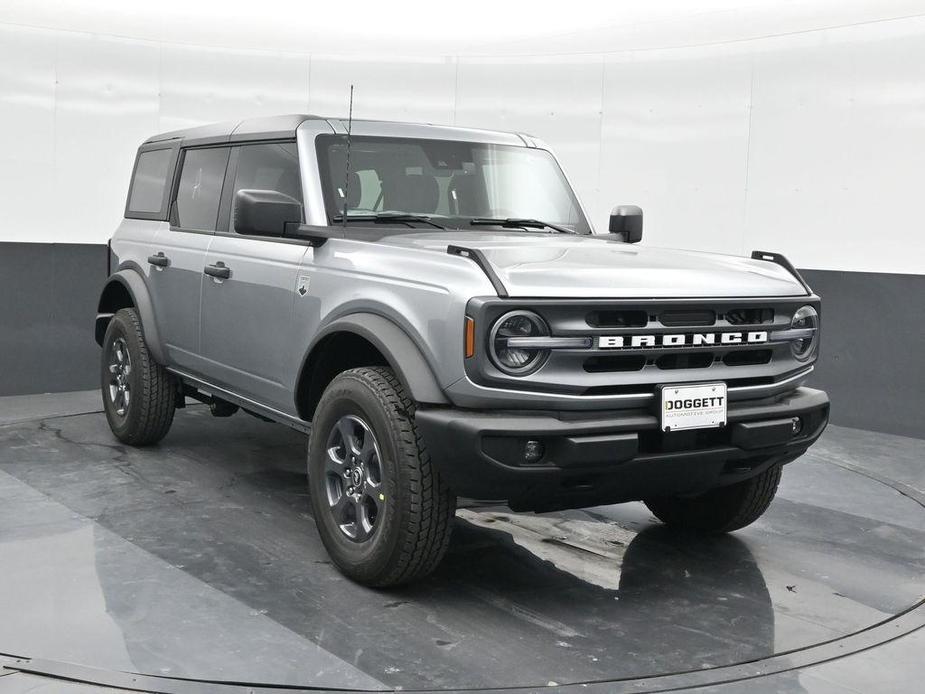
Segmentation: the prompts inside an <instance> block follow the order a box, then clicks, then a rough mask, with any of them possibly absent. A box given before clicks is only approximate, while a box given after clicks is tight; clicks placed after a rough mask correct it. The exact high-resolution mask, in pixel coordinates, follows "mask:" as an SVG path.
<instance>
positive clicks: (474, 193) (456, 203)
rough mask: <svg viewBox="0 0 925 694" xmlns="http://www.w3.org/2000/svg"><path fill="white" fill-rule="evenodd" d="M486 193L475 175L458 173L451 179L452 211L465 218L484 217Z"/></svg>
mask: <svg viewBox="0 0 925 694" xmlns="http://www.w3.org/2000/svg"><path fill="white" fill-rule="evenodd" d="M484 195H485V194H484V191H483V190H482V189H481V188H480V187H479V185H478V179H477V178H476V176H475V174H471V173H468V174H467V173H458V174H456V175H454V176H453V178H451V179H450V187H449V196H450V211H451V212H452V213H454V214H458V215H463V216H474V215H480V214H481V215H484V214H485V207H486V205H484V204H483V198H484Z"/></svg>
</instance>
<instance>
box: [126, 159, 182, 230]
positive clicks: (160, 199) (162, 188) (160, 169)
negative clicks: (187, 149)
mask: <svg viewBox="0 0 925 694" xmlns="http://www.w3.org/2000/svg"><path fill="white" fill-rule="evenodd" d="M173 154H174V150H173V149H154V150H148V151H147V152H141V153H140V154H139V155H138V161H137V162H136V164H135V174H134V176H133V177H132V186H131V190H130V192H129V198H128V207H127V208H126V213H125V216H126V217H131V216H133V215H135V214H141V215H145V217H149V216H151V215H159V214H162V213H163V212H164V193H165V192H166V190H167V175H168V173H169V171H170V164H171V160H172V158H173Z"/></svg>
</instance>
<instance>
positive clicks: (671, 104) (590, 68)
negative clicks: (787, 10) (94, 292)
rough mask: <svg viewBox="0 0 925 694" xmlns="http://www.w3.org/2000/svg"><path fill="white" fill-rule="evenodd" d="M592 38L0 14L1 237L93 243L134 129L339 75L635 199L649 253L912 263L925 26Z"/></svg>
mask: <svg viewBox="0 0 925 694" xmlns="http://www.w3.org/2000/svg"><path fill="white" fill-rule="evenodd" d="M871 12H872V10H870V11H868V15H870V14H871ZM560 44H561V42H559V43H556V44H554V45H556V46H559V45H560ZM600 44H601V41H600V40H598V41H595V42H593V43H592V44H591V45H592V47H593V48H595V50H594V51H592V52H589V53H583V52H582V50H581V49H582V47H581V46H574V45H573V46H571V48H570V49H568V50H566V48H565V47H562V48H561V49H560V50H559V52H557V53H556V54H552V55H511V54H510V53H509V52H507V53H505V54H503V55H502V54H500V53H498V54H496V55H484V56H483V55H468V54H466V55H462V54H459V55H424V54H412V55H407V56H396V55H386V56H383V55H382V54H378V53H377V54H370V55H362V54H351V55H334V54H323V53H310V52H305V53H297V52H273V51H267V50H233V49H228V48H220V47H207V46H195V45H189V44H181V43H173V42H169V41H162V40H146V39H137V38H120V37H116V36H111V35H103V34H90V33H82V32H77V31H69V30H63V29H42V28H31V27H24V26H21V25H14V24H3V23H0V181H2V184H0V211H2V212H0V215H2V219H3V224H2V226H0V241H25V242H46V243H47V242H70V243H104V242H105V241H106V240H107V239H108V237H109V235H110V234H111V232H112V230H113V229H114V228H115V226H116V225H117V224H118V220H119V218H120V217H121V214H122V208H123V205H124V199H125V192H126V188H127V183H128V177H129V172H130V170H131V165H132V161H133V157H134V151H135V148H136V147H137V145H138V144H139V143H140V142H141V141H142V140H143V139H144V138H145V137H147V136H148V135H150V134H152V133H155V132H160V131H164V130H170V129H175V128H180V127H185V126H190V125H195V124H199V123H204V122H209V121H217V120H233V119H239V118H244V117H249V116H256V115H264V114H274V113H286V112H311V113H319V114H322V115H333V116H340V115H344V114H345V112H346V98H347V93H348V89H349V85H350V84H351V83H353V84H355V85H356V104H355V108H354V115H355V117H360V118H380V119H401V120H411V121H426V122H435V123H448V124H457V125H465V126H474V127H484V128H497V129H505V130H518V131H523V132H529V133H531V134H534V135H537V136H539V137H541V138H543V139H545V140H546V141H547V142H549V143H550V145H551V146H552V147H553V148H554V149H555V150H556V152H557V153H558V154H559V156H560V158H561V160H562V162H563V164H564V166H565V168H566V171H567V172H568V174H569V175H570V177H571V179H572V181H573V183H574V184H575V186H576V188H577V189H578V192H579V195H580V196H581V197H582V199H583V200H584V202H585V203H586V205H587V206H588V207H589V209H590V210H591V213H592V215H593V221H594V223H595V224H596V226H597V227H598V229H603V228H604V227H605V225H606V218H607V214H608V212H609V209H610V208H611V207H612V206H613V205H614V204H617V203H635V204H639V205H642V206H643V208H644V210H645V213H646V240H645V242H646V243H648V244H651V245H663V246H678V247H684V248H694V249H701V250H710V251H719V252H726V253H735V254H741V253H745V252H748V251H750V250H752V249H754V248H762V249H768V250H778V251H781V252H783V253H785V254H787V255H788V256H789V257H790V258H791V259H792V260H793V261H794V262H795V263H796V264H797V265H798V266H800V267H803V268H817V269H832V270H855V271H871V272H890V273H914V274H921V273H925V235H923V233H922V231H921V222H920V221H919V218H920V211H919V204H918V201H919V199H920V198H921V195H922V192H921V189H922V171H923V170H925V17H920V16H906V17H901V18H895V19H891V18H886V19H882V18H881V19H876V20H875V19H871V18H870V17H868V20H867V21H860V22H859V23H855V24H851V25H847V26H838V27H831V28H814V29H811V30H807V31H799V30H791V31H787V32H784V33H781V34H779V35H772V36H761V37H751V38H745V39H736V38H730V39H724V40H717V41H705V42H703V43H701V44H699V45H688V46H680V47H678V46H675V47H667V48H659V47H654V48H653V47H635V48H632V49H626V50H613V49H608V50H603V49H600ZM621 45H622V44H621ZM542 47H543V44H542V43H541V42H540V43H538V44H537V45H535V46H533V48H535V49H536V52H539V50H540V49H541V48H542ZM525 52H526V51H525Z"/></svg>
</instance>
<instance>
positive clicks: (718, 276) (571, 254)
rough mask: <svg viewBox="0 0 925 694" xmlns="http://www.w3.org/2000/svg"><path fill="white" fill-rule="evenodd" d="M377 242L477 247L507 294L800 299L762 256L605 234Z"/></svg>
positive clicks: (464, 234) (413, 237) (792, 282)
mask: <svg viewBox="0 0 925 694" xmlns="http://www.w3.org/2000/svg"><path fill="white" fill-rule="evenodd" d="M381 243H386V244H389V245H399V246H410V247H414V248H419V249H427V250H433V251H437V252H440V253H446V252H447V250H446V249H447V246H449V245H454V246H461V247H464V248H471V249H477V250H479V251H481V252H482V253H483V254H484V255H485V258H486V259H487V260H488V263H489V264H490V265H491V268H492V269H493V270H494V272H495V274H497V276H498V278H499V279H500V280H501V282H502V283H503V284H504V286H505V288H506V289H507V291H508V294H509V295H510V296H512V297H538V298H539V297H584V298H643V297H652V298H683V297H722V296H731V297H732V296H734V297H752V296H755V297H759V296H803V295H805V294H806V291H805V290H804V289H803V287H802V285H801V284H800V283H799V282H798V281H797V279H796V278H795V277H794V276H793V275H792V274H790V272H788V271H787V270H786V269H785V268H783V267H781V266H780V265H777V264H775V263H770V262H767V261H763V260H752V259H750V258H743V257H738V256H732V255H721V254H717V253H701V252H696V251H681V250H672V249H667V248H654V247H649V246H642V245H637V244H628V243H622V242H620V241H615V240H613V239H612V238H609V237H607V236H605V235H598V236H568V235H563V234H555V235H553V234H546V233H527V232H520V231H516V232H510V233H505V232H501V233H499V232H477V231H472V232H469V231H461V232H453V231H443V232H434V233H430V232H426V233H416V234H399V235H395V236H389V237H386V238H383V239H382V240H381Z"/></svg>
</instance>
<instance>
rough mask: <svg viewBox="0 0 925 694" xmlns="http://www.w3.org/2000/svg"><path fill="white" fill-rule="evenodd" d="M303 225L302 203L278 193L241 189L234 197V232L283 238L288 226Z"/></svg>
mask: <svg viewBox="0 0 925 694" xmlns="http://www.w3.org/2000/svg"><path fill="white" fill-rule="evenodd" d="M301 223H302V204H301V203H300V202H299V201H298V200H296V199H295V198H293V197H290V196H288V195H285V194H283V193H279V192H277V191H275V190H239V191H238V192H237V193H236V194H235V196H234V230H235V231H236V232H237V233H239V234H249V235H251V236H284V235H285V234H286V225H287V224H301Z"/></svg>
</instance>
